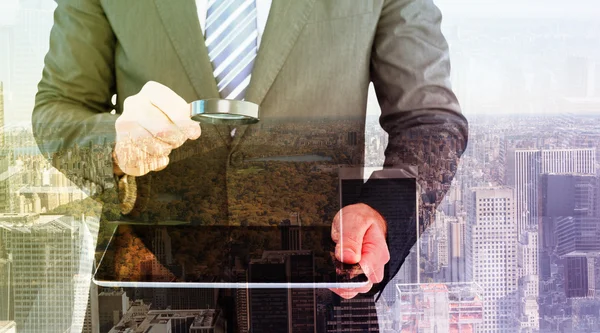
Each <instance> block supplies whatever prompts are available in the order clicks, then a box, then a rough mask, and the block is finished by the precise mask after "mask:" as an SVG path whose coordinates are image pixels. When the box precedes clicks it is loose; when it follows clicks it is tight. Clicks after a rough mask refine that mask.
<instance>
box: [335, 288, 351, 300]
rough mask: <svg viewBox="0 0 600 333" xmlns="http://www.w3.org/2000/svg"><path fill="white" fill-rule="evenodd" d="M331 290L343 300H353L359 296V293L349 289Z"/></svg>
mask: <svg viewBox="0 0 600 333" xmlns="http://www.w3.org/2000/svg"><path fill="white" fill-rule="evenodd" d="M329 290H331V291H333V292H334V293H335V294H336V295H338V296H340V297H341V298H345V299H351V298H354V297H356V295H358V292H355V291H350V290H347V289H337V288H329Z"/></svg>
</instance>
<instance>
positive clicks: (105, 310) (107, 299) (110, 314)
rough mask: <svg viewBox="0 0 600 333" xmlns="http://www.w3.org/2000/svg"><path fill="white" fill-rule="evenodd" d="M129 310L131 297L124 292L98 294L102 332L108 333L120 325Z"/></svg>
mask: <svg viewBox="0 0 600 333" xmlns="http://www.w3.org/2000/svg"><path fill="white" fill-rule="evenodd" d="M128 309H129V297H127V295H126V294H125V292H124V291H123V290H119V291H111V292H108V291H105V292H101V293H100V294H98V320H99V321H98V322H99V328H100V332H102V333H104V332H108V331H110V329H111V328H113V327H114V326H115V325H117V324H118V323H119V321H120V320H121V319H122V318H123V316H124V315H125V313H126V312H127V310H128Z"/></svg>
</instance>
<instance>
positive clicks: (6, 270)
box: [0, 235, 14, 321]
mask: <svg viewBox="0 0 600 333" xmlns="http://www.w3.org/2000/svg"><path fill="white" fill-rule="evenodd" d="M3 242H4V241H3V239H2V235H0V321H2V320H4V321H6V320H10V319H12V318H13V316H14V312H13V309H14V304H13V300H14V297H13V295H12V292H11V291H12V288H11V286H12V281H11V280H12V255H10V254H7V253H6V251H4V250H3V246H2V245H3V244H2V243H3Z"/></svg>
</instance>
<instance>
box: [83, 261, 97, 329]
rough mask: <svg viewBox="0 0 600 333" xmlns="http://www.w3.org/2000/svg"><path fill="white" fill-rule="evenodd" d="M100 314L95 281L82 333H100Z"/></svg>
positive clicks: (91, 289)
mask: <svg viewBox="0 0 600 333" xmlns="http://www.w3.org/2000/svg"><path fill="white" fill-rule="evenodd" d="M94 269H95V267H94ZM98 315H99V313H98V286H97V285H96V284H95V283H90V293H89V297H88V303H87V306H86V308H85V319H84V321H83V329H82V330H81V333H100V322H99V318H98Z"/></svg>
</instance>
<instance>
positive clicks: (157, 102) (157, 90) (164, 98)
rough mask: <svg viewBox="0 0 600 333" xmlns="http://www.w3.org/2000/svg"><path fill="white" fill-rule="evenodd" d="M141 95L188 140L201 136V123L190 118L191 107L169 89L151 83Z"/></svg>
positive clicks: (156, 83) (147, 84) (143, 88)
mask: <svg viewBox="0 0 600 333" xmlns="http://www.w3.org/2000/svg"><path fill="white" fill-rule="evenodd" d="M140 94H141V95H143V96H145V97H147V98H148V99H149V101H150V102H151V103H152V105H154V106H155V107H156V108H158V109H159V110H160V111H162V112H163V113H164V114H165V115H166V116H167V117H168V118H169V120H170V121H171V122H172V123H173V124H175V126H176V127H178V128H179V129H180V130H181V132H182V133H184V134H185V136H186V138H189V139H191V140H194V139H197V138H198V137H199V136H200V125H199V123H198V122H196V121H194V120H192V119H191V118H190V105H189V104H188V103H187V102H186V101H185V100H184V99H183V98H181V96H179V95H177V93H175V92H174V91H173V90H171V89H170V88H169V87H167V86H165V85H163V84H160V83H158V82H155V81H149V82H148V83H146V84H145V85H144V87H142V90H141V91H140Z"/></svg>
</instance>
